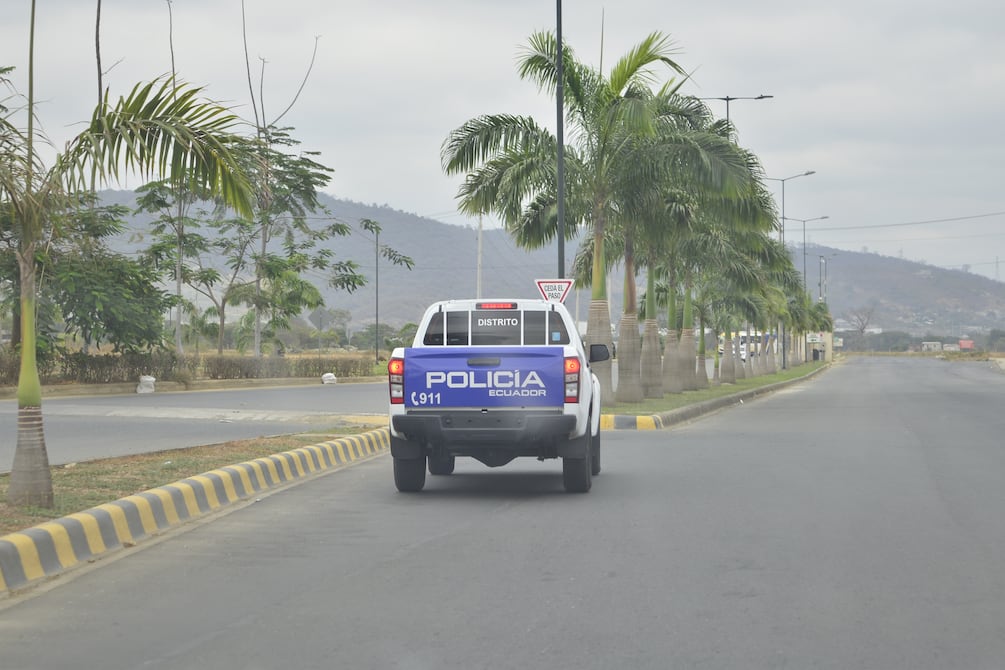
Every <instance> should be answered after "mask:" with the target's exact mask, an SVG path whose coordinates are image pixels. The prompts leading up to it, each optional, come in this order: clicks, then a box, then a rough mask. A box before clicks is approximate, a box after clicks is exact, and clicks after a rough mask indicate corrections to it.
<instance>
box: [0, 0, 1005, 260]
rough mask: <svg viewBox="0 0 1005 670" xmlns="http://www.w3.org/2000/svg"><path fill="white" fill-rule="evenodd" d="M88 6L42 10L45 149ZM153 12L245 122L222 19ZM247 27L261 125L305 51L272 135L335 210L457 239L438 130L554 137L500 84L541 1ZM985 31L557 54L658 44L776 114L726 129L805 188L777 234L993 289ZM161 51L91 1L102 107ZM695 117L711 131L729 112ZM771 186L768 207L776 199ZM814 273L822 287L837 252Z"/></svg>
mask: <svg viewBox="0 0 1005 670" xmlns="http://www.w3.org/2000/svg"><path fill="white" fill-rule="evenodd" d="M29 6H30V2H29V0H2V2H0V45H2V47H0V65H14V66H16V67H17V68H18V69H17V71H16V72H15V76H14V82H15V84H16V86H17V87H18V89H19V90H20V91H22V92H27V86H26V80H25V75H26V73H27V52H28V49H27V29H28V15H29V14H28V12H29ZM95 7H96V2H95V1H93V0H92V1H90V2H88V1H87V0H41V1H40V2H39V3H38V10H37V36H36V50H37V51H36V53H37V64H36V95H37V97H38V99H39V100H40V101H41V104H40V106H39V109H38V115H39V118H40V120H41V123H42V125H43V127H44V129H45V131H46V132H47V133H48V135H49V137H50V138H51V139H52V140H53V141H54V142H55V143H57V144H60V145H61V144H62V143H63V142H65V141H66V139H67V138H68V137H69V136H71V134H73V133H74V130H75V126H74V124H75V123H77V122H79V121H81V120H83V119H86V118H87V117H88V116H89V115H90V111H91V110H92V109H93V106H94V103H95V101H96V98H97V74H96V72H97V70H96V64H95V54H94V52H95V49H94V23H95ZM170 9H171V13H172V14H173V26H174V29H173V34H174V52H175V62H176V66H177V70H178V73H179V75H180V76H181V77H182V78H183V79H185V80H187V81H189V82H192V83H196V84H200V85H204V86H206V93H207V95H208V96H209V97H212V98H214V99H217V100H220V101H223V102H226V103H227V104H229V105H233V106H235V107H236V109H237V111H238V113H240V114H241V115H242V116H246V117H248V118H250V117H251V107H250V105H249V99H250V96H249V91H248V82H247V76H246V72H245V65H244V51H243V47H242V27H241V4H240V1H239V0H173V2H172V3H171V5H170ZM246 11H247V41H248V51H249V54H250V56H251V59H252V66H253V69H254V75H253V76H254V79H255V82H256V83H255V87H256V93H257V90H258V79H259V76H260V72H261V67H262V60H263V59H264V60H265V61H266V62H267V64H266V65H265V77H264V84H263V85H262V90H264V99H265V104H266V108H267V115H268V116H269V118H270V120H271V119H272V118H274V115H275V114H276V113H278V112H279V111H281V110H282V109H283V108H285V107H286V106H287V105H288V104H289V103H290V102H291V101H292V99H293V97H294V95H295V94H296V90H297V88H298V86H299V84H300V82H301V80H302V79H303V77H304V74H305V72H306V68H307V65H308V63H309V61H310V57H311V51H312V49H313V48H314V44H315V37H319V41H318V55H317V62H316V64H315V66H314V70H313V72H312V73H311V75H310V78H309V80H308V81H307V84H306V87H305V89H304V91H303V93H302V95H301V96H300V98H299V100H298V101H297V102H296V104H295V105H294V107H293V109H292V110H291V111H290V113H289V114H288V115H287V116H286V117H285V118H284V119H283V123H284V124H287V125H290V126H293V127H295V128H296V131H295V134H296V137H297V138H299V139H300V140H301V141H302V142H303V147H304V148H305V149H310V150H315V151H319V152H321V157H320V159H319V160H320V161H321V162H322V163H324V164H326V165H328V166H329V167H331V168H333V169H334V178H333V180H332V183H331V185H330V187H329V188H328V189H327V190H328V192H329V193H331V194H332V195H334V196H336V197H340V198H347V199H351V200H356V201H360V202H365V203H377V204H387V205H389V206H391V207H393V208H395V209H399V210H404V211H408V212H413V213H416V214H419V215H423V216H429V217H431V218H435V219H438V220H440V221H444V222H447V223H453V224H458V225H472V224H473V222H472V221H470V220H468V219H466V218H465V217H463V216H461V215H459V214H457V213H456V200H455V195H456V193H457V187H458V185H459V183H460V181H461V180H460V178H447V177H445V176H444V175H443V172H442V170H441V167H440V146H441V144H442V142H443V140H444V138H445V137H446V136H447V134H448V133H449V132H450V131H451V130H453V129H454V128H456V127H458V126H459V125H461V124H462V123H463V122H464V121H466V120H468V119H470V118H472V117H475V116H478V115H480V114H487V113H503V112H505V113H514V114H530V115H534V116H535V117H537V119H538V121H539V122H541V123H542V124H545V125H547V126H548V127H551V128H554V126H555V112H554V103H553V101H552V100H550V99H549V98H548V97H547V96H546V95H545V94H542V93H540V92H539V91H538V90H537V88H536V87H535V86H534V85H533V84H531V83H528V82H524V81H521V80H520V78H519V77H518V75H517V73H516V67H515V58H516V55H517V53H518V51H519V49H520V48H521V47H522V46H523V45H525V44H526V43H527V38H528V37H529V36H530V34H531V33H532V32H534V31H536V30H541V29H552V30H553V29H554V26H555V20H556V3H555V2H553V1H551V0H464V1H461V0H423V1H417V0H372V1H371V2H367V3H363V2H359V1H358V0H357V1H354V2H343V1H340V0H283V1H281V2H276V1H275V0H269V1H266V0H247V2H246ZM1003 27H1005V3H1002V2H1001V0H956V2H945V0H938V1H935V0H914V1H913V2H905V1H903V0H900V1H893V0H844V1H843V2H819V1H814V0H801V1H798V2H797V1H794V0H793V1H787V0H761V1H759V2H751V1H750V0H709V1H707V2H680V3H670V2H666V1H665V0H659V1H657V0H619V1H618V2H610V3H604V2H602V1H600V0H565V2H564V3H563V33H564V37H565V40H566V43H567V44H568V45H569V46H570V47H571V48H572V49H573V50H574V51H575V52H576V54H577V56H578V58H579V59H580V60H582V61H585V62H588V63H590V64H592V65H594V66H600V65H601V59H602V65H603V69H604V70H605V71H609V69H610V67H611V66H612V65H613V63H614V62H615V60H616V59H617V58H619V57H620V56H621V55H622V54H624V53H626V52H627V51H628V50H629V49H630V48H631V47H632V46H634V45H635V44H636V43H638V42H639V41H640V40H642V39H643V38H644V37H645V36H646V35H647V34H649V33H650V32H652V31H661V32H664V33H666V34H669V35H670V36H671V38H672V39H673V41H674V42H675V44H676V45H677V48H678V53H677V55H676V56H675V59H676V60H677V61H678V62H679V63H680V64H681V65H682V66H683V67H684V68H685V69H687V70H688V71H692V72H693V73H694V74H693V80H692V82H690V83H689V84H688V85H687V86H686V88H685V91H686V92H688V93H691V94H693V95H696V96H699V97H712V98H715V97H726V96H730V97H748V96H749V97H752V96H757V95H761V94H765V95H772V96H774V97H773V98H771V99H765V100H758V101H755V100H734V101H733V102H731V103H730V109H729V111H730V117H731V120H732V121H733V123H734V124H735V125H736V126H737V128H738V132H739V140H740V143H741V144H743V145H744V146H745V147H747V148H748V149H750V150H751V151H753V152H754V153H756V154H757V155H758V156H759V157H760V159H761V162H762V164H763V166H764V169H765V172H766V174H767V175H768V176H769V177H773V178H776V179H781V178H786V177H791V176H793V175H797V174H801V173H803V172H806V171H809V170H813V171H815V172H816V174H814V175H811V176H806V177H799V178H796V179H791V180H788V181H786V182H785V184H786V185H785V214H786V216H788V217H790V218H794V219H815V218H816V217H822V216H827V217H829V218H828V219H826V220H818V221H810V222H808V223H806V224H805V228H806V236H807V239H808V241H809V242H810V243H811V244H813V243H818V244H822V245H827V246H831V247H835V248H838V249H849V250H854V251H861V250H863V248H868V250H870V251H875V252H878V253H882V254H885V255H890V256H899V257H903V258H906V259H909V260H915V261H924V262H927V263H931V264H933V265H938V266H942V267H953V268H960V267H961V266H963V265H969V266H970V269H971V271H973V272H975V273H980V274H983V275H986V276H988V277H992V278H1001V273H1002V271H1001V268H1000V265H998V264H996V261H1001V262H1002V263H1005V192H1003V189H1005V154H1003V152H1005V123H1003V122H1002V114H1003V110H1005V105H1003V102H1005V39H1003V38H1002V29H1003ZM170 34H171V33H170V30H169V7H168V3H167V2H166V0H104V2H103V3H102V30H101V55H102V62H103V66H104V68H105V69H106V70H108V72H107V74H106V75H105V85H106V86H108V87H110V88H111V91H112V94H113V95H114V96H118V95H122V94H125V93H127V92H128V90H129V88H131V86H132V85H133V84H135V83H136V82H137V81H141V80H149V79H152V78H155V77H157V76H159V75H162V74H165V73H167V72H169V71H170V69H171V52H170V40H169V37H170ZM602 35H603V41H602V40H601V37H602ZM660 76H661V77H666V76H669V73H668V72H661V73H660ZM709 104H710V105H712V106H713V107H712V109H713V111H715V113H716V114H718V115H719V116H722V117H725V115H726V103H725V102H722V101H717V100H712V101H709ZM8 106H10V105H9V103H8ZM768 183H769V186H771V188H772V189H773V191H774V192H775V194H776V200H777V201H778V203H779V209H781V200H782V189H781V183H780V182H778V181H771V182H768ZM126 186H127V187H134V186H136V184H127V185H126ZM803 228H804V224H802V223H800V222H799V221H789V222H788V225H787V226H786V239H787V241H789V242H793V243H797V244H798V243H800V242H801V241H802V237H803ZM816 260H817V259H816V258H813V259H812V262H811V263H810V268H811V269H813V268H815V267H816V265H815V263H816ZM797 265H798V264H797ZM829 268H830V272H840V254H838V255H837V256H836V257H834V258H832V259H831V260H830V265H829ZM809 274H811V275H812V274H813V272H810V273H809Z"/></svg>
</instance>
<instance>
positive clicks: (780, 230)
mask: <svg viewBox="0 0 1005 670" xmlns="http://www.w3.org/2000/svg"><path fill="white" fill-rule="evenodd" d="M811 174H816V170H807V171H806V172H800V173H799V174H794V175H792V176H791V177H765V179H767V180H768V181H778V182H781V183H782V225H780V226H779V227H778V239H779V241H781V243H782V247H783V248H784V246H785V182H787V181H789V180H790V179H797V178H799V177H808V176H810V175H811ZM804 265H805V264H804ZM805 277H806V269H805V268H803V291H805V290H806V286H805V282H806V280H805ZM781 328H782V326H780V327H779V330H781ZM781 340H782V369H783V370H784V369H785V368H786V367H788V362H787V360H786V346H785V333H784V331H783V332H782V333H781Z"/></svg>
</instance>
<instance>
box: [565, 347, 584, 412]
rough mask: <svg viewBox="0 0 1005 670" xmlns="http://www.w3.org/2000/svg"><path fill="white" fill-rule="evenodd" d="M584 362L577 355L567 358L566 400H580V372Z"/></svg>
mask: <svg viewBox="0 0 1005 670" xmlns="http://www.w3.org/2000/svg"><path fill="white" fill-rule="evenodd" d="M582 368H583V364H582V362H581V361H580V360H579V358H577V357H576V356H567V357H566V359H565V402H579V373H580V371H581V370H582Z"/></svg>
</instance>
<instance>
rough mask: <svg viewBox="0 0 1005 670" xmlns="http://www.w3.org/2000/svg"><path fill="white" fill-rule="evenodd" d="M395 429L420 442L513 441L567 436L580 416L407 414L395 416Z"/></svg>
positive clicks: (468, 443)
mask: <svg viewBox="0 0 1005 670" xmlns="http://www.w3.org/2000/svg"><path fill="white" fill-rule="evenodd" d="M391 426H392V428H393V429H394V432H395V433H397V434H399V435H404V436H405V438H406V439H408V440H410V441H416V442H433V443H437V444H442V445H451V444H457V445H466V446H477V445H491V446H495V447H505V446H507V445H512V447H513V448H514V449H519V448H520V447H521V446H525V445H527V444H531V443H539V442H554V441H556V440H566V439H568V438H569V437H570V436H571V435H572V432H573V431H574V430H575V429H576V417H575V416H572V415H568V414H559V413H526V412H509V411H502V412H498V411H497V412H491V411H490V412H483V411H480V410H471V411H456V412H442V413H436V414H424V413H423V414H418V413H413V414H405V415H398V416H393V417H391Z"/></svg>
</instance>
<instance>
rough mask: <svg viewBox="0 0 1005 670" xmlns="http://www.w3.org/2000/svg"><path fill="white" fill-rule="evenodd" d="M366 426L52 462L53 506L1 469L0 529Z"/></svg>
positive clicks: (687, 398) (735, 389) (705, 393)
mask: <svg viewBox="0 0 1005 670" xmlns="http://www.w3.org/2000/svg"><path fill="white" fill-rule="evenodd" d="M822 365H823V364H822V363H813V364H810V363H807V364H805V365H801V366H799V367H796V368H790V369H788V370H784V371H782V372H779V373H776V374H773V375H764V376H760V377H754V378H753V379H743V380H740V381H738V382H737V383H736V384H724V385H715V386H710V387H709V388H707V389H703V390H701V391H687V392H686V393H678V394H669V395H666V396H664V397H663V398H662V399H653V400H646V401H645V402H643V403H632V404H616V403H612V404H608V403H605V406H604V413H605V414H638V415H650V414H659V413H661V412H667V411H670V410H674V409H678V408H680V407H686V406H687V405H693V404H695V403H698V402H702V401H704V400H710V399H713V398H718V397H721V396H724V395H730V394H733V393H740V392H743V391H748V390H751V389H755V388H759V387H762V386H766V385H768V384H774V383H777V382H781V381H788V380H791V379H796V378H799V377H803V376H805V375H807V374H809V373H810V372H812V371H813V370H815V369H817V368H818V367H820V366H822ZM364 430H369V429H368V428H353V427H344V428H343V427H340V428H332V429H330V430H326V431H321V432H316V433H299V434H295V435H283V436H279V437H267V438H266V437H263V438H258V439H253V440H242V441H238V442H225V443H223V444H214V445H209V446H204V447H191V448H187V449H173V450H170V451H158V452H154V453H150V454H140V455H136V456H122V457H118V458H105V459H100V460H95V461H86V462H81V463H73V464H70V465H63V466H55V467H53V468H52V488H53V494H54V500H55V506H54V507H53V508H52V509H44V508H38V507H13V506H11V505H9V504H7V485H8V475H0V535H6V534H7V533H12V532H15V531H19V530H23V529H25V528H29V527H31V526H34V525H37V524H40V523H43V522H45V521H49V520H51V519H56V518H59V517H62V516H66V515H67V514H72V513H74V512H80V511H83V510H85V509H89V508H91V507H95V506H97V505H101V504H103V503H107V502H111V501H112V500H118V499H119V498H124V497H126V496H130V495H133V494H134V493H139V492H141V491H146V490H147V489H152V488H156V487H158V486H164V485H165V484H170V483H171V482H176V481H178V480H180V479H185V478H186V477H191V476H193V475H198V474H202V473H204V472H209V471H210V470H215V469H216V468H221V467H224V466H227V465H234V464H236V463H243V462H245V461H251V460H254V459H256V458H262V457H264V456H270V455H272V454H276V453H279V452H283V451H289V450H290V449H298V448H300V447H304V446H309V445H313V444H320V443H322V442H327V441H329V440H333V439H336V438H339V437H342V436H344V435H347V434H355V433H358V432H362V431H364Z"/></svg>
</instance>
